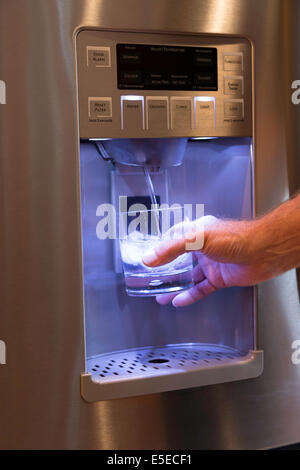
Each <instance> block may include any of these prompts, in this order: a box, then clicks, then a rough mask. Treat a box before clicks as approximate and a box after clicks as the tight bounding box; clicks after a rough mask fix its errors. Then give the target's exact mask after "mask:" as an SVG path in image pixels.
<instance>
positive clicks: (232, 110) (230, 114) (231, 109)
mask: <svg viewBox="0 0 300 470" xmlns="http://www.w3.org/2000/svg"><path fill="white" fill-rule="evenodd" d="M224 119H225V120H226V119H230V120H243V119H244V100H227V101H225V102H224Z"/></svg>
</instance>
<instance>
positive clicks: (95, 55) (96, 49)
mask: <svg viewBox="0 0 300 470" xmlns="http://www.w3.org/2000/svg"><path fill="white" fill-rule="evenodd" d="M86 57H87V66H88V67H89V66H94V67H110V66H111V60H110V47H100V46H87V48H86Z"/></svg>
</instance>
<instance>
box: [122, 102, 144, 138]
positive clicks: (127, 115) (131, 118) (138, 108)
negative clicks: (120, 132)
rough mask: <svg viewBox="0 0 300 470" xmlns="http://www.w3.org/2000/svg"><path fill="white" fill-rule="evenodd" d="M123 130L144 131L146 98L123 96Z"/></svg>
mask: <svg viewBox="0 0 300 470" xmlns="http://www.w3.org/2000/svg"><path fill="white" fill-rule="evenodd" d="M121 113H122V119H121V124H122V129H124V130H132V131H137V130H142V129H144V128H145V125H144V97H143V96H133V95H132V96H121Z"/></svg>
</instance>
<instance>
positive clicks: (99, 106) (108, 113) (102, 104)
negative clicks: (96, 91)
mask: <svg viewBox="0 0 300 470" xmlns="http://www.w3.org/2000/svg"><path fill="white" fill-rule="evenodd" d="M88 106H89V117H90V118H97V117H101V118H102V117H103V118H111V117H112V99H111V98H109V97H105V98H97V97H90V98H89V100H88Z"/></svg>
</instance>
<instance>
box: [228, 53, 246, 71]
mask: <svg viewBox="0 0 300 470" xmlns="http://www.w3.org/2000/svg"><path fill="white" fill-rule="evenodd" d="M223 60H224V70H225V71H226V72H227V71H235V72H242V71H243V53H242V52H235V53H232V54H224V56H223Z"/></svg>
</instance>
